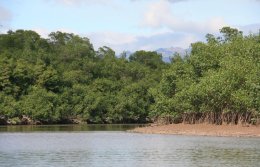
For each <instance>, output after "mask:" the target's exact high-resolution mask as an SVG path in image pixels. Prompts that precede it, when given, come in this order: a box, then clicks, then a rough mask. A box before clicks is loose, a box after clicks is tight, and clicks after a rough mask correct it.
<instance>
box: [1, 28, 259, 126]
mask: <svg viewBox="0 0 260 167" xmlns="http://www.w3.org/2000/svg"><path fill="white" fill-rule="evenodd" d="M220 33H221V34H222V35H221V36H219V37H215V36H214V35H212V34H207V35H206V42H196V43H193V44H192V45H191V47H192V50H191V53H190V54H189V55H187V56H185V57H182V56H180V55H178V54H175V56H174V57H173V58H172V62H171V63H165V62H163V61H162V55H160V54H158V53H156V52H151V51H143V50H142V51H136V52H135V53H133V54H131V55H130V57H129V59H127V58H126V56H124V54H122V55H123V56H121V57H118V56H116V54H115V51H113V49H111V48H109V47H107V46H104V47H101V48H99V49H98V50H94V48H93V46H92V44H91V43H90V41H89V39H88V38H85V37H80V36H78V35H75V34H71V33H63V32H52V33H50V35H49V37H48V38H46V39H45V38H42V37H41V36H40V35H39V34H37V33H36V32H34V31H28V30H16V31H8V32H7V33H6V34H0V69H1V73H0V122H1V123H3V122H5V123H10V124H27V123H73V122H75V123H76V122H87V123H144V122H151V121H158V120H162V121H164V122H169V123H170V122H187V123H196V122H209V123H213V124H222V123H233V124H237V123H252V124H256V123H258V122H259V121H258V119H259V117H260V36H259V35H254V34H250V35H247V36H245V35H243V32H241V31H239V30H237V29H235V28H230V27H223V28H222V29H221V30H220Z"/></svg>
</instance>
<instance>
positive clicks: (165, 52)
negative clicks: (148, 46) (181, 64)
mask: <svg viewBox="0 0 260 167" xmlns="http://www.w3.org/2000/svg"><path fill="white" fill-rule="evenodd" d="M155 51H156V52H157V53H160V54H162V57H163V61H164V62H170V61H171V57H173V55H174V53H179V54H180V55H181V56H184V55H185V54H186V53H188V54H189V53H190V51H191V50H190V48H189V49H183V48H181V47H170V48H159V49H157V50H155Z"/></svg>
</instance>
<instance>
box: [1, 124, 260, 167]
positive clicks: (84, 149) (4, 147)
mask: <svg viewBox="0 0 260 167" xmlns="http://www.w3.org/2000/svg"><path fill="white" fill-rule="evenodd" d="M58 127H61V126H58ZM119 127H120V126H119V125H116V126H115V129H113V126H111V125H110V127H109V128H108V127H106V126H104V127H101V129H99V128H98V125H96V127H95V128H94V130H95V131H89V130H93V127H91V128H90V127H88V128H86V127H81V128H80V127H79V126H78V127H74V129H73V128H72V127H70V126H62V128H57V127H56V126H47V127H46V126H42V127H41V128H40V127H36V129H33V128H32V127H31V128H32V130H33V131H29V130H28V129H30V128H27V130H25V132H17V129H16V130H15V128H14V129H12V130H11V131H12V132H11V133H10V132H6V128H3V127H0V130H1V131H2V132H1V133H0V166H3V167H9V166H10V167H11V166H15V167H16V166H18V167H35V166H37V167H38V166H39V167H110V166H111V167H119V166H120V167H121V166H122V167H128V166H129V167H168V166H187V167H193V166H194V167H195V166H202V167H203V166H219V167H223V166H227V167H231V166H232V167H233V166H234V167H237V166H241V167H247V166H248V167H249V166H250V167H251V166H253V167H254V166H255V167H258V166H260V138H235V137H202V136H181V135H148V134H136V133H128V132H125V131H121V130H125V129H128V128H132V127H133V126H130V127H127V126H123V128H122V126H121V128H119ZM23 128H25V126H24V127H23ZM34 128H35V127H34ZM3 129H5V130H3ZM18 129H19V128H18ZM25 129H26V128H25ZM39 129H40V130H39ZM51 129H55V131H50V130H51ZM57 129H60V131H58V130H57ZM72 129H73V130H72ZM75 129H76V130H75ZM82 129H83V131H81V130H82ZM87 129H89V130H88V131H86V130H87ZM102 129H103V130H102ZM108 129H109V131H107V130H108ZM112 129H113V130H116V131H112ZM97 130H101V131H97ZM105 130H106V131H105ZM3 131H5V132H3ZM15 131H16V132H15Z"/></svg>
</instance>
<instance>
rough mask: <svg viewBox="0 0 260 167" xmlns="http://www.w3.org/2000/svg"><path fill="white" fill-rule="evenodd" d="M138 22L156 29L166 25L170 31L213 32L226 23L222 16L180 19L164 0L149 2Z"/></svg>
mask: <svg viewBox="0 0 260 167" xmlns="http://www.w3.org/2000/svg"><path fill="white" fill-rule="evenodd" d="M140 24H141V25H142V26H143V27H149V28H157V29H159V28H165V27H166V28H169V29H171V30H172V31H177V32H190V33H191V32H193V33H201V32H203V33H205V32H210V33H214V32H217V31H218V30H219V29H220V28H221V27H223V26H226V25H227V24H226V23H225V21H224V19H223V18H218V17H215V18H211V19H210V20H204V21H202V22H195V21H192V20H184V19H181V18H179V17H177V16H175V15H174V14H173V12H172V8H171V4H170V2H169V1H166V0H160V1H157V2H154V3H151V4H150V6H149V7H148V9H147V10H146V12H145V13H144V17H143V19H142V20H141V23H140Z"/></svg>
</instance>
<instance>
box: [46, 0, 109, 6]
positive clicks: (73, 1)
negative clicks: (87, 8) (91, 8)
mask: <svg viewBox="0 0 260 167" xmlns="http://www.w3.org/2000/svg"><path fill="white" fill-rule="evenodd" d="M45 1H48V2H55V3H59V4H62V5H68V6H80V5H97V4H102V5H104V4H105V5H107V4H109V3H111V0H110V2H108V1H107V0H45Z"/></svg>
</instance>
